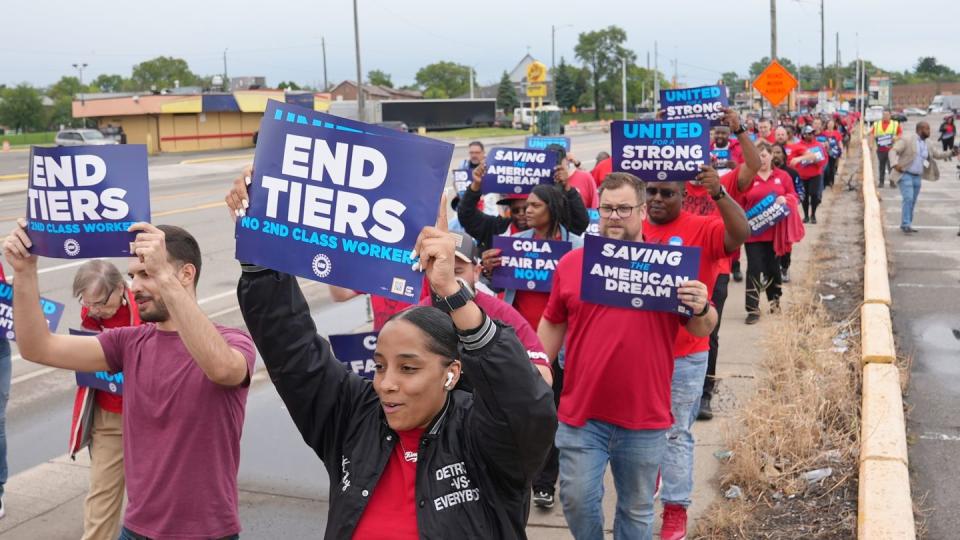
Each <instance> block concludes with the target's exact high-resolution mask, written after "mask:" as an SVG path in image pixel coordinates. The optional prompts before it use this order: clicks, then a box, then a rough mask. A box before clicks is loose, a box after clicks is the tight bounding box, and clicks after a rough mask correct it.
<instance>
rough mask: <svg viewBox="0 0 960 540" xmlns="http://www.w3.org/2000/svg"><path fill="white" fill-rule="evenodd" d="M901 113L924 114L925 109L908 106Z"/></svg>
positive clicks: (910, 114) (925, 112) (909, 114)
mask: <svg viewBox="0 0 960 540" xmlns="http://www.w3.org/2000/svg"><path fill="white" fill-rule="evenodd" d="M903 114H905V115H907V116H926V115H927V111H925V110H923V109H918V108H916V107H908V108H906V109H904V110H903Z"/></svg>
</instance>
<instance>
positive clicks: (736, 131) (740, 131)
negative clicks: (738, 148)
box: [733, 124, 747, 135]
mask: <svg viewBox="0 0 960 540" xmlns="http://www.w3.org/2000/svg"><path fill="white" fill-rule="evenodd" d="M745 131H747V128H745V127H743V124H740V127H738V128H737V129H735V130H733V134H734V135H739V134H741V133H744V132H745Z"/></svg>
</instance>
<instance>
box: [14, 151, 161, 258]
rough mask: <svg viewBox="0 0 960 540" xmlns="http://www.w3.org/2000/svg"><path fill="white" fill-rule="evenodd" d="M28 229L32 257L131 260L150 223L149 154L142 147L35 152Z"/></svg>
mask: <svg viewBox="0 0 960 540" xmlns="http://www.w3.org/2000/svg"><path fill="white" fill-rule="evenodd" d="M29 176H30V184H29V186H28V187H27V230H28V231H29V234H30V240H31V241H33V247H31V248H30V252H31V253H33V254H35V255H42V256H44V257H57V258H61V259H74V258H91V257H129V256H130V242H132V241H133V239H134V237H135V236H136V234H135V233H130V232H127V229H128V228H129V227H130V226H131V225H133V224H134V223H136V222H138V221H150V185H149V180H148V177H147V149H146V147H145V146H144V145H142V144H132V145H115V146H72V147H64V148H43V147H38V146H34V147H33V149H32V150H31V151H30V175H29Z"/></svg>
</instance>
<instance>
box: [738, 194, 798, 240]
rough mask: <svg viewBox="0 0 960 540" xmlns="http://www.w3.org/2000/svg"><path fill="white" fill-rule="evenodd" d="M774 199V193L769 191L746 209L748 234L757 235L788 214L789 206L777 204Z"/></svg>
mask: <svg viewBox="0 0 960 540" xmlns="http://www.w3.org/2000/svg"><path fill="white" fill-rule="evenodd" d="M776 201H777V197H776V195H774V194H773V193H771V194H769V195H767V196H766V197H764V198H762V199H760V202H758V203H757V204H755V205H753V206H752V207H750V209H749V210H747V222H748V223H749V224H750V236H757V235H758V234H760V233H762V232H763V231H765V230H767V229H769V228H770V227H773V226H774V225H776V224H777V223H780V221H782V220H783V218H785V217H787V216H788V215H790V208H789V207H788V206H787V205H785V204H777V202H776Z"/></svg>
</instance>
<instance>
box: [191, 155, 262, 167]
mask: <svg viewBox="0 0 960 540" xmlns="http://www.w3.org/2000/svg"><path fill="white" fill-rule="evenodd" d="M237 159H248V160H251V161H252V160H253V154H243V155H240V156H220V157H208V158H196V159H185V160H183V161H181V162H180V165H195V164H197V163H213V162H216V161H233V160H237Z"/></svg>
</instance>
